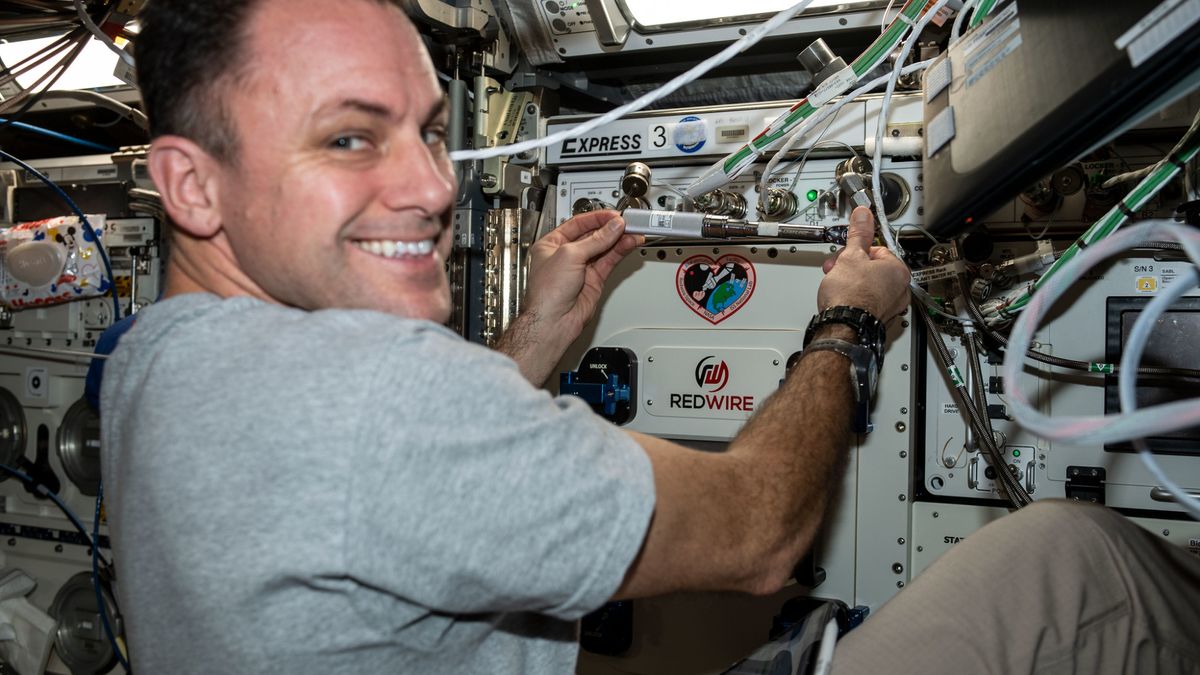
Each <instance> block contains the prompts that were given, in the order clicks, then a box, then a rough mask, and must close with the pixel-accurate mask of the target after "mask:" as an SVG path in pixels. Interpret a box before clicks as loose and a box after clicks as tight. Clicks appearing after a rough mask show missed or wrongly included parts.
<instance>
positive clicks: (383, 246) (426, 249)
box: [354, 239, 434, 258]
mask: <svg viewBox="0 0 1200 675" xmlns="http://www.w3.org/2000/svg"><path fill="white" fill-rule="evenodd" d="M354 245H355V246H357V247H358V248H360V249H362V250H364V251H366V252H367V253H371V254H374V255H377V256H381V257H384V258H405V257H415V256H425V255H429V254H430V253H432V252H433V249H434V241H433V240H432V239H422V240H421V241H388V240H381V239H372V240H370V241H356V242H354Z"/></svg>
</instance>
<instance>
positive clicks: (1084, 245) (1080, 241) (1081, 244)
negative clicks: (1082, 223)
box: [1075, 237, 1088, 251]
mask: <svg viewBox="0 0 1200 675" xmlns="http://www.w3.org/2000/svg"><path fill="white" fill-rule="evenodd" d="M1075 245H1076V246H1078V247H1079V250H1080V251H1082V250H1084V249H1086V248H1087V247H1088V243H1087V242H1086V241H1084V240H1083V237H1080V238H1078V239H1076V240H1075Z"/></svg>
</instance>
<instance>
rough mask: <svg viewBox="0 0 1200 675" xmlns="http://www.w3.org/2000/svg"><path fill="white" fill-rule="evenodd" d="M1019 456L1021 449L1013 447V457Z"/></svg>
mask: <svg viewBox="0 0 1200 675" xmlns="http://www.w3.org/2000/svg"><path fill="white" fill-rule="evenodd" d="M1020 456H1021V451H1020V450H1017V449H1013V457H1020Z"/></svg>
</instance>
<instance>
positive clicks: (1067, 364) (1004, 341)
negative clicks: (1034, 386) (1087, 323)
mask: <svg viewBox="0 0 1200 675" xmlns="http://www.w3.org/2000/svg"><path fill="white" fill-rule="evenodd" d="M958 289H959V293H961V294H962V296H963V301H964V302H965V303H966V305H967V312H968V313H969V314H970V315H971V319H972V320H973V321H974V322H975V328H976V329H977V330H979V332H980V333H982V334H983V335H984V336H985V337H987V339H989V340H991V341H992V342H994V343H995V344H997V345H999V346H1000V348H1001V349H1002V350H1005V351H1007V350H1008V338H1005V337H1004V336H1003V335H1001V334H1000V333H998V332H996V331H995V330H994V329H993V328H992V327H991V326H989V325H988V324H987V321H985V320H984V318H983V311H982V310H980V309H979V305H978V304H977V303H976V302H975V299H974V298H972V297H971V295H970V293H969V292H968V291H967V284H966V280H965V276H964V275H959V278H958ZM1025 356H1027V357H1029V358H1031V359H1033V360H1034V361H1038V362H1040V363H1044V364H1046V365H1048V366H1057V367H1059V368H1066V369H1068V370H1078V371H1082V372H1085V373H1094V372H1096V371H1094V370H1093V369H1092V364H1091V363H1088V362H1087V361H1076V360H1075V359H1067V358H1063V357H1061V356H1053V355H1051V354H1047V353H1045V352H1039V351H1037V350H1035V349H1030V350H1028V351H1026V352H1025ZM1107 365H1111V366H1112V373H1111V374H1112V375H1119V374H1120V372H1121V367H1120V366H1119V365H1117V364H1115V363H1112V364H1107ZM1137 373H1138V375H1146V376H1151V377H1181V378H1190V379H1200V370H1197V369H1193V368H1159V367H1155V366H1141V367H1139V368H1138V369H1137Z"/></svg>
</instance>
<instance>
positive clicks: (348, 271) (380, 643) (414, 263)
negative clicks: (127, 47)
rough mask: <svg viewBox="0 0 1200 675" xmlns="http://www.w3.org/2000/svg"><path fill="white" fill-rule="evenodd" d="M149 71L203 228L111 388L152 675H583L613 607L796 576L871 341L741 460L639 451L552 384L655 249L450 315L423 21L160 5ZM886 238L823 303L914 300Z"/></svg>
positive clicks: (123, 593) (177, 263) (163, 154)
mask: <svg viewBox="0 0 1200 675" xmlns="http://www.w3.org/2000/svg"><path fill="white" fill-rule="evenodd" d="M137 58H138V67H139V68H138V69H139V78H140V84H141V88H142V92H143V96H144V98H145V101H146V105H147V108H148V111H149V115H150V120H151V125H152V135H153V143H152V145H151V149H150V159H149V161H150V170H151V174H152V176H153V178H154V181H155V184H156V185H157V186H158V188H159V190H160V192H161V193H162V197H163V202H164V205H165V207H166V209H167V212H168V213H169V214H170V216H171V220H172V227H173V231H172V253H171V257H170V261H169V266H168V272H167V293H166V297H165V299H164V300H162V301H160V302H158V303H156V304H155V305H153V306H151V307H149V308H147V309H145V310H144V311H143V312H142V313H140V314H139V315H138V321H137V325H136V326H134V328H132V329H131V330H130V331H129V332H128V333H127V334H126V336H125V337H124V338H123V339H122V342H121V344H120V345H119V347H118V348H117V349H116V351H115V352H114V353H113V356H112V358H111V360H109V361H108V365H107V367H106V369H105V380H104V383H103V389H102V400H103V410H104V417H103V435H104V456H103V469H104V480H105V482H106V483H107V486H108V494H109V496H110V504H109V511H108V512H109V522H110V528H111V533H112V538H113V549H114V557H115V559H116V564H117V568H118V571H119V583H118V584H117V585H118V596H119V598H120V600H121V605H122V607H123V609H124V612H125V617H126V625H127V628H128V637H129V645H130V650H131V658H132V664H133V666H134V668H135V669H136V670H137V671H138V672H140V673H170V674H172V675H178V674H181V673H221V674H222V675H231V674H237V673H268V672H274V673H289V674H302V673H313V674H321V675H331V674H336V673H347V674H349V673H355V674H359V673H379V672H389V673H423V674H432V673H455V674H462V673H513V674H518V673H520V674H525V675H528V674H533V675H540V674H552V673H553V674H559V675H562V674H566V673H570V672H571V671H572V669H573V667H574V664H575V659H576V655H577V650H578V645H577V643H576V623H575V621H576V620H577V619H578V618H579V617H580V616H582V615H583V614H585V613H587V612H588V611H590V610H592V609H595V608H596V607H598V606H599V605H601V604H602V603H603V602H605V601H606V600H608V599H610V598H611V597H614V596H617V597H636V596H643V595H651V594H656V593H664V592H670V591H676V590H687V589H728V590H743V591H751V592H770V591H773V590H775V589H778V588H780V587H781V586H782V585H783V584H784V583H785V581H786V580H787V578H788V576H789V573H790V571H791V569H792V567H793V565H794V563H795V561H796V560H798V559H799V558H800V557H801V556H802V554H803V553H804V551H806V550H807V549H808V547H809V545H810V543H811V542H812V539H813V536H814V533H815V532H816V531H817V528H818V527H819V524H820V521H821V517H822V514H823V512H824V509H825V505H826V503H827V502H828V495H829V491H830V489H831V487H832V486H833V485H836V484H837V483H838V478H837V476H838V467H839V466H840V465H841V464H842V457H843V455H844V453H845V451H846V448H847V446H848V444H849V440H850V435H849V432H848V428H849V420H850V409H851V401H852V396H851V382H850V381H849V379H850V378H848V377H847V362H848V361H849V362H850V363H852V364H856V365H855V367H854V368H852V369H851V372H859V371H861V367H860V366H861V364H862V363H869V362H870V358H871V354H870V353H869V352H870V348H869V347H867V346H864V345H863V344H860V342H861V338H862V335H861V332H862V328H861V327H859V328H852V327H850V326H847V325H842V324H840V323H838V322H836V321H830V322H821V321H818V322H816V323H815V324H814V331H813V335H814V339H815V340H817V341H820V342H814V343H813V345H812V346H811V347H810V348H809V349H807V350H806V352H805V356H804V358H803V359H801V361H800V363H799V364H798V365H797V366H796V367H795V368H793V370H792V372H791V374H790V375H789V377H788V379H787V381H786V382H785V383H784V385H783V386H781V388H780V390H779V392H778V393H776V394H775V395H774V396H772V397H771V399H770V400H769V401H768V402H767V403H766V404H765V405H763V406H761V410H759V412H757V413H756V414H755V417H754V418H753V419H752V420H751V421H750V422H749V423H748V424H747V425H746V427H745V429H744V430H743V431H742V433H741V434H740V435H739V436H738V438H737V439H736V440H735V441H734V442H733V443H732V444H731V446H730V448H729V451H728V452H725V453H699V452H692V451H689V450H686V449H684V448H681V447H679V446H676V445H673V444H671V443H668V442H666V441H662V440H659V439H653V438H649V437H645V436H641V435H636V434H627V433H625V432H623V431H621V430H619V429H617V428H615V427H613V426H611V425H609V424H608V423H606V422H604V421H603V420H601V419H600V418H598V417H597V416H595V415H594V414H592V412H591V410H590V408H588V407H587V406H586V405H585V404H583V403H582V402H580V401H578V400H573V399H569V398H564V399H555V398H552V397H551V396H550V395H549V394H548V393H546V392H545V391H542V390H540V389H538V388H537V387H538V385H540V384H541V383H542V382H543V381H544V380H545V379H546V377H547V376H548V375H549V373H550V371H551V369H552V367H553V365H554V364H555V363H556V362H557V361H558V360H559V358H560V357H561V355H562V353H563V351H564V349H565V348H566V347H567V345H568V344H569V343H570V342H571V341H573V340H574V339H575V338H576V337H577V336H578V335H579V334H580V332H581V330H582V328H583V327H584V325H585V324H586V323H587V321H588V320H589V319H590V318H591V316H592V314H593V313H594V311H595V309H596V304H597V302H598V301H599V298H600V294H601V291H602V288H603V285H604V282H605V280H606V279H607V277H608V275H609V272H611V270H612V269H613V267H614V266H615V265H616V264H617V263H618V262H619V261H620V260H621V259H622V258H623V257H624V256H625V255H626V254H628V253H629V252H630V251H631V250H633V249H634V248H635V247H636V246H637V245H638V244H639V243H640V242H639V240H638V238H636V237H633V236H632V235H624V234H623V223H622V221H621V220H620V219H619V218H616V217H615V216H616V214H615V213H613V212H596V213H593V214H588V215H585V216H582V217H580V218H576V219H573V220H571V221H568V222H566V223H564V224H563V225H561V226H560V227H558V228H557V229H555V230H554V231H553V232H552V233H550V234H549V235H547V236H546V237H544V238H543V239H542V240H540V241H539V242H537V243H536V244H535V245H534V247H533V249H532V260H533V264H532V268H531V271H530V278H529V288H528V290H527V293H526V298H525V302H524V303H523V306H524V307H525V308H526V311H525V312H524V313H523V314H522V315H521V316H520V317H518V318H517V320H516V321H515V322H514V325H513V327H512V329H510V330H509V331H508V333H506V334H505V335H504V336H503V338H502V340H501V343H500V347H499V350H498V351H491V350H487V349H484V348H482V347H480V346H478V345H472V344H469V343H467V342H465V341H464V340H462V339H461V338H460V337H458V336H457V335H455V334H453V333H451V332H450V331H448V330H447V329H445V328H444V327H442V325H441V324H442V323H444V322H445V321H446V319H447V317H448V313H449V309H450V304H449V302H450V299H449V292H448V289H447V281H446V275H445V269H444V265H445V259H446V256H447V254H448V253H449V250H450V245H451V236H450V232H449V222H450V215H451V210H452V207H453V200H454V196H455V185H454V183H453V179H452V171H451V166H450V163H449V161H448V159H447V154H446V148H445V144H444V131H445V127H446V106H445V102H444V98H443V96H442V94H441V92H440V91H439V89H438V86H437V81H436V77H435V73H434V70H433V68H432V66H431V64H430V61H429V58H428V56H427V55H426V53H425V50H424V48H423V46H422V43H421V40H420V39H419V37H418V35H417V33H416V31H415V29H414V28H413V26H412V25H411V24H410V23H409V21H408V19H407V18H406V17H405V16H404V14H403V12H401V11H400V10H399V9H398V8H397V7H396V6H394V5H393V4H392V3H389V2H385V1H382V0H341V1H339V2H329V1H328V0H253V1H246V0H208V1H205V2H199V1H194V2H186V1H183V0H152V2H151V3H150V4H149V5H148V6H147V9H146V11H145V14H144V16H143V29H142V32H141V34H140V35H139V38H138V41H137ZM873 234H874V225H873V221H872V219H871V216H870V213H869V212H868V211H867V210H865V209H860V210H858V211H856V212H855V214H854V215H853V217H852V222H851V228H850V236H849V244H848V246H847V247H846V248H845V249H844V250H843V251H842V252H841V254H840V256H839V257H838V258H837V259H836V261H831V262H830V263H828V264H827V269H826V272H827V276H826V277H825V279H824V281H823V282H822V284H821V287H820V289H818V294H817V303H818V305H819V306H820V307H822V308H830V307H841V308H846V309H845V312H849V313H851V314H855V315H856V316H858V317H859V319H860V320H861V322H863V324H864V325H866V324H869V323H870V322H871V321H875V320H876V319H875V318H874V317H877V318H878V319H879V320H882V321H884V322H886V321H887V320H889V319H891V318H893V317H895V316H896V315H897V314H899V313H900V312H901V311H902V310H903V308H904V306H905V304H906V301H907V293H906V290H905V288H906V286H905V281H906V279H907V270H906V268H905V267H904V265H903V264H901V263H900V262H899V261H898V260H896V259H895V258H894V257H893V256H891V255H890V254H889V253H888V252H887V251H886V250H884V249H880V248H875V247H872V246H871V240H872V237H873ZM781 309H783V310H786V309H787V308H781ZM845 312H843V314H845ZM867 367H868V368H869V367H873V366H867ZM855 368H858V370H855ZM971 539H972V541H973V540H976V539H979V540H981V541H986V537H983V536H981V535H977V536H975V537H972V538H971ZM972 545H973V544H972V542H971V541H969V542H967V543H965V544H963V545H961V546H962V547H964V549H969V548H970V547H971V546H972ZM1061 545H1062V544H1061V543H1060V546H1061ZM967 564H968V567H970V568H977V569H979V570H983V571H984V572H985V573H986V572H987V567H986V566H985V565H980V564H977V563H976V561H973V560H970V559H968V563H967ZM903 623H905V622H903V621H902V622H901V624H903ZM874 625H878V626H886V625H887V623H886V622H884V621H880V620H876V621H875V622H874ZM935 633H936V629H935ZM1064 634H1066V633H1064ZM858 653H869V652H862V651H861V650H860V651H859V652H858ZM863 672H866V671H863Z"/></svg>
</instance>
